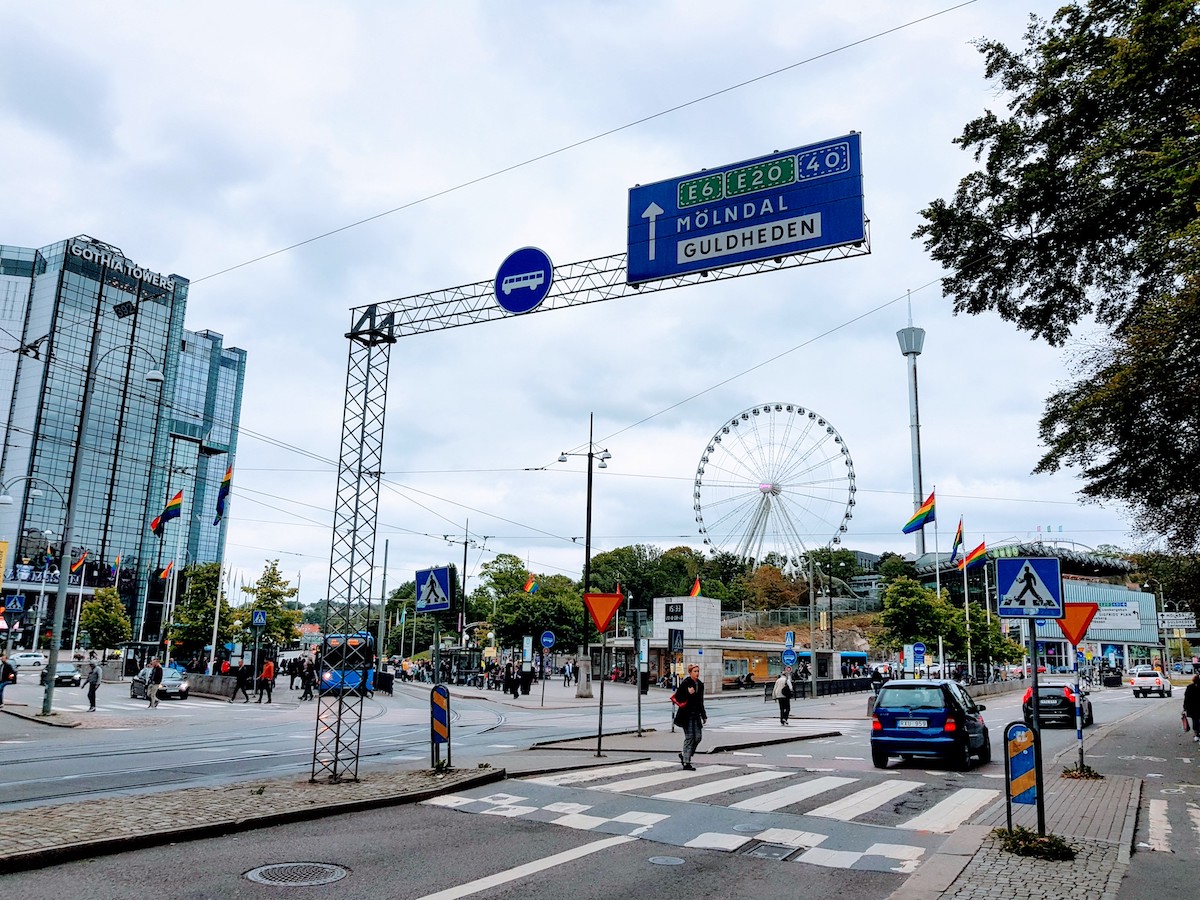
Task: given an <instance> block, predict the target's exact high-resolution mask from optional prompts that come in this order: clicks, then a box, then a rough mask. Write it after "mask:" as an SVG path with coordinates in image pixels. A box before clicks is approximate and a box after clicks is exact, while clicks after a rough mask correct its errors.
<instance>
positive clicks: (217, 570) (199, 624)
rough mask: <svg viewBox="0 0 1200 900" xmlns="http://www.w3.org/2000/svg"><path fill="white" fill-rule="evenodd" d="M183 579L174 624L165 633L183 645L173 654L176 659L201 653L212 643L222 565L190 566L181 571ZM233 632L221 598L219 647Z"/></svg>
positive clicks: (226, 603)
mask: <svg viewBox="0 0 1200 900" xmlns="http://www.w3.org/2000/svg"><path fill="white" fill-rule="evenodd" d="M183 578H184V580H185V584H186V587H185V588H184V591H183V596H182V597H181V598H180V600H179V603H178V604H177V605H176V607H175V615H174V616H173V620H174V622H173V624H172V627H171V628H170V629H169V631H168V634H169V638H170V639H171V640H172V641H182V642H183V646H182V647H180V648H178V649H177V650H176V651H173V652H172V655H173V656H176V657H179V656H191V655H193V654H196V653H200V652H202V651H203V649H204V648H205V647H206V646H208V644H209V642H210V641H212V632H213V612H214V609H215V607H216V602H217V595H218V594H219V593H220V580H221V564H220V563H215V562H213V563H200V564H197V565H192V566H189V567H188V568H187V569H186V570H184V572H183ZM233 631H234V629H233V622H232V618H231V616H230V607H229V602H228V600H227V599H226V598H225V597H224V596H223V595H222V596H221V617H220V621H219V623H218V631H217V642H218V644H219V643H222V642H224V641H226V640H229V638H230V637H232V636H233Z"/></svg>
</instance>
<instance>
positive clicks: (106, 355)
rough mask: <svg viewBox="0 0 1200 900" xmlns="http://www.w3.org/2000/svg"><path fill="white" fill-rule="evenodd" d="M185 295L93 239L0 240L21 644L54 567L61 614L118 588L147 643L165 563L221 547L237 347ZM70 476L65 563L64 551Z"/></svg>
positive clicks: (0, 341) (2, 464)
mask: <svg viewBox="0 0 1200 900" xmlns="http://www.w3.org/2000/svg"><path fill="white" fill-rule="evenodd" d="M187 294H188V282H187V279H185V278H182V277H180V276H178V275H162V274H160V273H158V272H156V271H153V270H151V269H149V268H147V267H143V266H141V265H138V264H137V263H135V262H134V261H133V260H130V259H129V258H127V257H126V256H125V255H124V253H122V252H121V251H120V250H119V249H118V248H116V247H112V246H110V245H108V244H104V243H102V242H101V241H98V240H95V239H94V238H90V237H86V236H80V237H75V238H71V239H68V240H65V241H60V242H58V243H56V244H51V245H50V246H48V247H43V248H41V249H37V250H30V249H27V248H19V247H10V246H5V245H0V328H3V329H4V332H3V333H0V346H4V347H5V349H8V350H10V351H12V352H11V353H6V354H3V360H2V361H0V409H5V408H6V410H7V416H6V418H5V419H4V420H3V428H4V432H3V449H2V451H0V481H2V482H3V485H4V491H3V494H4V496H6V497H11V498H12V502H11V503H10V504H7V505H0V540H7V541H8V543H9V552H8V559H7V561H6V564H5V566H4V593H5V594H6V595H11V594H14V593H23V594H25V596H26V600H27V602H26V605H27V608H28V607H32V608H29V609H28V611H27V613H26V616H25V619H26V622H25V625H26V627H25V629H23V638H22V643H23V644H24V645H26V646H32V645H33V643H34V640H35V639H34V638H33V634H32V631H33V629H32V628H31V627H30V626H32V625H34V624H35V623H36V621H37V618H38V609H37V607H38V606H39V603H40V605H41V606H42V607H43V611H44V613H45V615H46V616H48V615H49V611H48V610H44V607H45V606H46V605H47V603H46V601H39V602H34V603H30V602H29V601H30V600H31V599H34V600H36V595H38V594H42V593H44V594H45V596H46V600H48V601H49V602H50V603H52V602H53V594H54V593H55V591H54V590H50V589H49V588H45V587H44V586H45V585H56V584H57V581H58V577H59V574H60V573H59V571H58V570H59V569H60V568H61V570H62V572H61V574H62V576H64V577H68V579H69V581H70V589H69V592H68V597H69V605H68V607H67V610H66V613H67V616H66V618H65V621H66V622H68V623H72V622H73V617H74V615H75V613H76V611H77V606H78V598H79V597H80V596H82V598H83V600H84V601H86V600H87V598H88V597H89V596H90V595H91V594H92V592H93V591H94V590H95V588H96V587H103V586H110V585H113V586H116V587H117V588H118V590H119V591H120V593H121V596H122V599H123V601H124V602H125V604H126V608H127V610H128V611H129V614H130V618H131V620H132V623H133V636H134V639H135V640H139V639H141V640H147V641H156V640H158V638H159V634H160V626H161V619H162V601H163V597H164V590H165V588H166V586H167V584H168V583H170V580H169V578H168V579H163V578H161V577H160V574H161V572H162V571H163V569H165V568H166V567H167V565H168V564H169V563H172V562H174V564H175V565H174V566H173V567H172V570H173V572H177V571H179V570H181V569H183V568H184V567H186V565H187V564H189V563H192V562H212V561H217V560H220V559H221V557H222V554H223V548H224V542H225V527H226V523H225V522H224V521H223V520H222V521H220V522H217V523H216V524H214V519H215V505H216V498H217V491H218V490H219V487H220V483H221V479H222V477H223V476H224V474H225V472H226V470H227V469H228V468H229V467H230V466H231V465H232V464H233V459H234V456H235V454H236V450H237V426H238V418H239V415H240V410H241V399H242V386H243V379H244V376H245V363H246V355H245V352H244V351H242V350H239V349H236V348H226V347H224V346H223V340H222V337H221V335H220V334H217V333H215V332H211V331H201V332H195V333H193V332H189V331H187V330H186V329H185V328H184V324H183V323H184V314H185V312H186V309H187ZM85 394H86V395H87V403H86V404H85V402H84V401H85ZM85 405H86V409H85ZM85 413H86V416H85ZM77 454H78V455H79V456H78V465H77V464H76V455H77ZM75 471H78V479H79V483H78V485H77V496H78V500H77V505H76V510H75V517H74V522H73V534H72V541H71V544H72V547H71V550H70V552H71V557H72V558H71V559H69V560H60V559H59V553H58V552H57V551H58V544H59V542H60V541H61V537H62V532H63V526H64V522H65V514H66V498H67V496H68V494H69V492H70V490H71V479H72V474H73V472H75ZM179 493H182V502H181V505H180V507H179V516H178V517H177V518H174V519H172V520H171V521H169V522H167V523H166V525H165V526H164V528H163V529H162V533H161V534H160V535H155V534H154V533H153V532H152V531H151V528H150V523H151V521H152V520H153V519H154V518H155V517H156V516H158V515H159V514H160V513H161V512H162V511H163V509H164V508H165V507H166V505H167V503H168V501H169V500H170V499H171V498H173V497H174V496H176V494H179ZM47 533H49V534H47ZM85 550H86V552H87V556H86V558H85V559H84V562H83V565H82V566H81V567H80V568H79V570H78V571H76V572H74V573H69V571H68V570H69V568H70V563H73V562H76V561H78V560H79V558H80V557H81V556H82V555H83V552H84V551H85ZM47 551H49V552H47ZM71 631H72V629H71V627H70V626H69V625H68V626H67V627H65V628H64V633H65V635H66V638H67V639H68V644H67V645H68V646H69V645H70V644H69V639H70V637H71ZM38 637H39V638H41V637H42V636H41V635H39V636H38Z"/></svg>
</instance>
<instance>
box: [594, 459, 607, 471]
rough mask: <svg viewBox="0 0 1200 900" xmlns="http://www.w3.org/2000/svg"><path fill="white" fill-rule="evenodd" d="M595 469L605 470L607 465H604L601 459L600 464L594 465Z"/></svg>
mask: <svg viewBox="0 0 1200 900" xmlns="http://www.w3.org/2000/svg"><path fill="white" fill-rule="evenodd" d="M596 468H597V469H607V468H608V463H606V462H605V461H604V460H603V459H601V460H600V462H598V463H596Z"/></svg>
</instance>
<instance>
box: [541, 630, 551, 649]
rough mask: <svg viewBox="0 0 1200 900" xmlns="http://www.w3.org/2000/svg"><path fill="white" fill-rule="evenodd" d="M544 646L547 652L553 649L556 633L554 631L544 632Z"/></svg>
mask: <svg viewBox="0 0 1200 900" xmlns="http://www.w3.org/2000/svg"><path fill="white" fill-rule="evenodd" d="M542 646H543V647H545V648H546V649H547V650H549V649H550V648H551V647H553V646H554V632H553V631H543V632H542Z"/></svg>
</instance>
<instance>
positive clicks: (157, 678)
mask: <svg viewBox="0 0 1200 900" xmlns="http://www.w3.org/2000/svg"><path fill="white" fill-rule="evenodd" d="M162 680H163V671H162V663H160V662H159V661H158V657H157V656H156V657H155V658H154V659H152V660H150V673H149V674H148V675H147V677H146V699H147V700H149V701H150V703H149V705H147V707H146V709H154V707H156V706H158V686H159V685H160V684H162Z"/></svg>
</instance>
